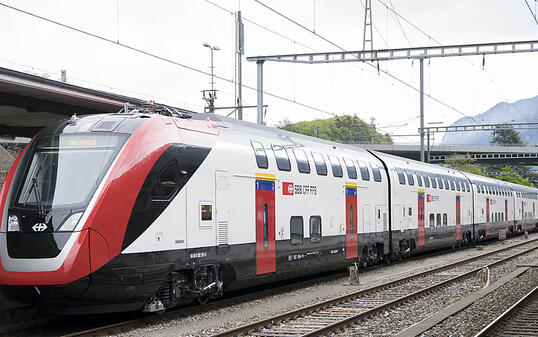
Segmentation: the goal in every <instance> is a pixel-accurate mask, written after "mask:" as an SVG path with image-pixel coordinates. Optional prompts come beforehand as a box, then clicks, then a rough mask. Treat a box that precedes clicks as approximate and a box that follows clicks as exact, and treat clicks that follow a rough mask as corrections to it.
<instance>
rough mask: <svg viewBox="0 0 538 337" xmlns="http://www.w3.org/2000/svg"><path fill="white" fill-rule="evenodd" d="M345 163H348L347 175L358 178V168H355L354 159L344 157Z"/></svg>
mask: <svg viewBox="0 0 538 337" xmlns="http://www.w3.org/2000/svg"><path fill="white" fill-rule="evenodd" d="M344 164H346V169H347V176H348V177H349V178H350V179H357V169H356V168H355V164H353V160H351V159H348V158H344Z"/></svg>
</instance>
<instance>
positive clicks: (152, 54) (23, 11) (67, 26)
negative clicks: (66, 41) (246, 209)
mask: <svg viewBox="0 0 538 337" xmlns="http://www.w3.org/2000/svg"><path fill="white" fill-rule="evenodd" d="M0 6H3V7H6V8H9V9H11V10H14V11H17V12H20V13H23V14H26V15H29V16H32V17H34V18H37V19H39V20H42V21H46V22H48V23H52V24H55V25H58V26H60V27H63V28H66V29H70V30H73V31H75V32H78V33H81V34H83V35H86V36H90V37H93V38H96V39H98V40H101V41H104V42H107V43H111V44H114V45H117V46H120V47H123V48H125V49H128V50H131V51H134V52H137V53H139V54H142V55H145V56H149V57H152V58H155V59H157V60H160V61H163V62H166V63H170V64H173V65H176V66H178V67H181V68H184V69H187V70H190V71H193V72H196V73H199V74H203V75H206V76H212V75H211V74H210V73H208V72H206V71H203V70H200V69H198V68H195V67H192V66H189V65H186V64H183V63H180V62H178V61H174V60H171V59H168V58H165V57H163V56H159V55H157V54H154V53H152V52H149V51H146V50H143V49H140V48H136V47H133V46H130V45H127V44H124V43H121V42H118V41H114V40H111V39H109V38H106V37H103V36H100V35H97V34H94V33H90V32H88V31H85V30H83V29H80V28H76V27H73V26H70V25H67V24H64V23H61V22H58V21H55V20H52V19H49V18H46V17H44V16H41V15H37V14H34V13H31V12H28V11H25V10H23V9H20V8H17V7H14V6H10V5H8V4H5V3H2V2H0ZM213 77H214V78H217V79H219V80H222V81H226V82H229V83H232V84H233V83H234V81H233V80H231V79H228V78H225V77H222V76H219V75H214V74H213ZM242 86H243V87H244V88H247V89H249V90H253V91H258V89H257V88H254V87H252V86H249V85H245V84H242ZM263 93H264V94H266V95H268V96H271V97H274V98H277V99H280V100H282V101H286V102H289V103H293V104H296V105H299V106H302V107H304V108H308V109H311V110H314V111H318V112H321V113H324V114H328V115H331V116H336V114H335V113H333V112H330V111H326V110H323V109H320V108H317V107H314V106H311V105H309V104H306V103H302V102H298V101H295V100H292V99H290V98H287V97H284V96H281V95H277V94H273V93H271V92H267V91H263Z"/></svg>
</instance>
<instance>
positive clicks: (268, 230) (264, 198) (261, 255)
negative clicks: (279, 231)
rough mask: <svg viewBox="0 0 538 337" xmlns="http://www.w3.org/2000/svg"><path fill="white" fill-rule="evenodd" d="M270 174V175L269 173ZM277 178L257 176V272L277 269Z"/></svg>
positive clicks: (261, 272) (262, 272)
mask: <svg viewBox="0 0 538 337" xmlns="http://www.w3.org/2000/svg"><path fill="white" fill-rule="evenodd" d="M264 176H265V175H264ZM267 176H268V175H267ZM275 254H276V252H275V180H274V178H267V177H264V178H263V179H260V178H258V177H257V178H256V274H257V275H259V274H265V273H273V272H275V271H276V256H275Z"/></svg>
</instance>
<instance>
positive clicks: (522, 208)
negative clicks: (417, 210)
mask: <svg viewBox="0 0 538 337" xmlns="http://www.w3.org/2000/svg"><path fill="white" fill-rule="evenodd" d="M521 230H523V231H524V230H525V202H524V201H522V202H521Z"/></svg>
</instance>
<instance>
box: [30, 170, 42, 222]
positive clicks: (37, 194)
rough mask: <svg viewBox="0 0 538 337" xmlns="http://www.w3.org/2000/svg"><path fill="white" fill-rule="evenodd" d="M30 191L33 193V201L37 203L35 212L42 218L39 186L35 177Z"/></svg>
mask: <svg viewBox="0 0 538 337" xmlns="http://www.w3.org/2000/svg"><path fill="white" fill-rule="evenodd" d="M32 189H33V190H34V192H35V200H36V202H37V212H38V213H39V215H40V216H42V217H44V216H45V212H44V211H43V204H42V203H41V193H40V192H39V184H38V183H37V179H36V178H35V177H33V178H32Z"/></svg>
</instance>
